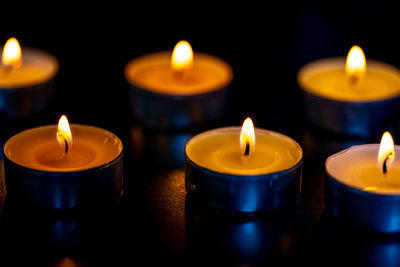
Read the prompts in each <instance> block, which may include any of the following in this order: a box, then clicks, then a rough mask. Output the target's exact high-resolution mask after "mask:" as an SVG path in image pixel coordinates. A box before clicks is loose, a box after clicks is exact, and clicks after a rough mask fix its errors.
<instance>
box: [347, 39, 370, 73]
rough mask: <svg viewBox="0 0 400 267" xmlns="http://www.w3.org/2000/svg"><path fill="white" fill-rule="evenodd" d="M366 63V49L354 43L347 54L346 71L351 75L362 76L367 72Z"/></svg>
mask: <svg viewBox="0 0 400 267" xmlns="http://www.w3.org/2000/svg"><path fill="white" fill-rule="evenodd" d="M366 65H367V64H366V61H365V55H364V51H363V50H362V49H361V47H359V46H357V45H354V46H353V47H352V48H351V49H350V51H349V53H348V54H347V59H346V73H347V74H348V75H350V76H351V77H355V78H361V77H363V76H364V74H365V70H366Z"/></svg>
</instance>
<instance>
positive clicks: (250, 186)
mask: <svg viewBox="0 0 400 267" xmlns="http://www.w3.org/2000/svg"><path fill="white" fill-rule="evenodd" d="M301 167H302V160H300V161H299V162H298V163H297V164H296V165H295V166H293V167H291V168H290V169H287V170H284V171H280V172H276V173H271V174H264V175H252V176H241V175H228V174H221V173H217V172H213V171H210V170H208V169H205V168H203V167H200V166H198V165H197V164H195V163H194V162H193V161H191V160H190V159H189V158H188V157H187V156H186V178H185V182H186V191H187V192H188V194H193V195H194V196H196V197H198V198H199V199H200V201H202V202H203V203H205V204H207V205H208V206H211V207H213V208H217V209H223V210H228V211H232V212H242V213H248V214H252V213H257V212H264V211H273V210H276V209H279V208H282V207H285V206H288V205H290V204H293V203H295V201H296V198H297V195H298V193H299V191H300V185H301Z"/></svg>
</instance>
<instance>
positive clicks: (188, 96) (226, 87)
mask: <svg viewBox="0 0 400 267" xmlns="http://www.w3.org/2000/svg"><path fill="white" fill-rule="evenodd" d="M231 83H232V80H231V81H230V82H229V83H227V84H225V85H224V86H221V87H215V88H216V90H213V91H209V92H203V93H197V94H168V93H162V92H156V91H152V90H149V89H146V88H145V87H143V86H139V85H136V84H132V83H129V82H128V85H130V89H131V90H136V91H139V92H141V93H144V94H147V95H148V96H150V97H158V98H164V99H176V100H180V99H196V98H207V97H210V96H212V95H214V94H218V93H221V91H226V90H229V86H230V84H231Z"/></svg>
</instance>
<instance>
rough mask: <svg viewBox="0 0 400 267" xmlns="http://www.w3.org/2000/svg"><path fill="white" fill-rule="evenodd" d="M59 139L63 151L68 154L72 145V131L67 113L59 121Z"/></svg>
mask: <svg viewBox="0 0 400 267" xmlns="http://www.w3.org/2000/svg"><path fill="white" fill-rule="evenodd" d="M57 141H58V144H59V145H60V148H61V149H62V151H63V152H65V154H67V153H68V151H69V150H70V149H71V146H72V133H71V129H70V127H69V123H68V120H67V117H66V116H65V115H62V116H61V118H60V120H59V121H58V129H57Z"/></svg>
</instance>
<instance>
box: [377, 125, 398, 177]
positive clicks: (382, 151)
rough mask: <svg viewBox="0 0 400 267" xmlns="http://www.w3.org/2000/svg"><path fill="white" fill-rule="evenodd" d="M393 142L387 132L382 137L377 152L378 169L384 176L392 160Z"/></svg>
mask: <svg viewBox="0 0 400 267" xmlns="http://www.w3.org/2000/svg"><path fill="white" fill-rule="evenodd" d="M394 156H395V152H394V142H393V138H392V136H391V135H390V133H389V132H385V133H384V134H383V135H382V139H381V144H380V146H379V152H378V169H379V170H380V171H382V172H383V173H384V174H385V173H386V172H387V171H388V170H389V168H390V165H392V163H393V160H394Z"/></svg>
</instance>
